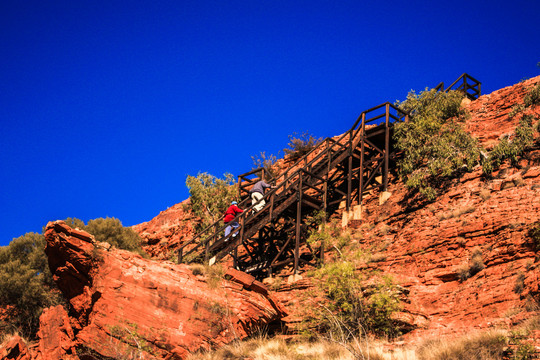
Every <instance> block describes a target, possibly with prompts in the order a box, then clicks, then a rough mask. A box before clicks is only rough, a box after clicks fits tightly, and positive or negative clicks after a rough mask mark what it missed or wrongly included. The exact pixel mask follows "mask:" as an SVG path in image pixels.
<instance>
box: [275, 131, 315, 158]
mask: <svg viewBox="0 0 540 360" xmlns="http://www.w3.org/2000/svg"><path fill="white" fill-rule="evenodd" d="M321 141H322V138H315V137H313V135H311V134H310V133H309V132H307V131H306V132H304V133H302V134H300V135H298V134H297V133H294V134H293V135H289V143H288V144H287V146H288V147H286V148H284V149H283V152H285V155H288V156H289V160H291V161H294V160H298V159H300V158H301V157H302V156H304V155H305V154H307V153H308V152H310V151H311V150H312V149H313V148H314V147H315V146H317V145H319V143H320V142H321Z"/></svg>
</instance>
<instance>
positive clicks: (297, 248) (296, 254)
mask: <svg viewBox="0 0 540 360" xmlns="http://www.w3.org/2000/svg"><path fill="white" fill-rule="evenodd" d="M297 194H298V203H297V205H296V239H295V245H294V274H295V275H296V274H298V259H299V258H300V225H301V222H302V174H301V173H300V179H299V191H298V193H297Z"/></svg>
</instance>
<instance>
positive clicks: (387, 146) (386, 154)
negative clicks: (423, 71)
mask: <svg viewBox="0 0 540 360" xmlns="http://www.w3.org/2000/svg"><path fill="white" fill-rule="evenodd" d="M385 124H386V126H385V134H384V142H385V144H384V174H383V183H384V184H383V190H384V191H387V190H388V165H389V159H390V154H389V153H390V103H387V104H386V123H385Z"/></svg>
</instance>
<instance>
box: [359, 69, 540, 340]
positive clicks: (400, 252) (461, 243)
mask: <svg viewBox="0 0 540 360" xmlns="http://www.w3.org/2000/svg"><path fill="white" fill-rule="evenodd" d="M539 81H540V77H536V78H533V79H529V80H527V81H525V82H522V83H519V84H517V85H515V86H512V87H508V88H504V89H501V90H499V91H496V92H494V93H492V94H490V95H484V96H482V97H480V98H479V99H478V100H476V101H473V102H471V103H470V104H469V105H467V106H468V110H469V111H470V112H471V118H470V119H469V120H467V122H466V124H465V127H466V129H467V130H468V131H469V132H471V133H472V134H473V135H474V136H475V137H477V138H478V139H479V140H480V142H481V143H482V144H483V145H484V146H486V147H490V146H492V145H494V144H496V143H497V142H498V140H499V139H500V138H501V137H502V136H508V135H511V134H513V132H514V129H515V128H516V126H517V125H518V122H519V117H513V118H512V117H509V116H508V114H509V112H510V111H511V110H512V109H513V108H514V107H515V106H516V105H519V104H523V97H524V96H525V95H526V93H527V92H528V91H529V90H530V89H531V88H532V87H533V86H535V84H537V83H538V82H539ZM526 113H531V114H535V115H536V116H537V117H540V106H538V105H534V106H532V107H531V108H529V109H527V110H526ZM539 184H540V150H538V146H537V147H536V148H535V149H531V150H530V151H528V152H527V153H526V154H525V156H524V159H523V160H521V161H520V163H519V164H518V166H517V167H511V166H509V164H506V165H503V166H502V167H501V168H500V169H499V170H498V171H496V172H494V173H493V177H492V178H485V177H483V174H482V170H481V169H480V168H478V169H476V170H475V171H473V172H471V173H468V174H465V175H464V176H463V177H461V178H460V179H457V180H456V181H455V182H454V183H453V184H452V185H451V186H450V187H449V188H448V189H447V190H446V191H445V192H444V194H442V196H440V197H438V198H437V200H436V201H435V202H433V203H431V204H426V203H424V202H422V201H421V200H420V199H418V198H409V197H408V194H407V191H406V189H405V188H404V186H403V185H402V184H399V183H396V182H394V183H393V184H392V185H391V188H390V189H389V191H390V192H391V193H392V194H393V195H392V197H391V198H390V199H389V200H388V202H386V203H385V204H384V205H382V206H378V203H377V200H378V199H377V198H376V197H375V196H374V197H373V198H372V199H371V200H370V199H366V204H365V208H367V209H368V210H369V211H367V212H366V213H365V214H363V219H362V221H361V224H355V225H356V226H355V227H356V228H357V229H356V230H354V231H357V232H361V234H362V236H361V238H362V240H360V241H359V246H361V247H365V248H369V249H374V248H375V249H376V250H375V255H376V257H377V258H378V261H377V262H374V263H371V264H370V265H369V266H370V267H373V268H376V269H380V270H382V271H385V272H387V273H390V274H393V276H394V277H395V278H396V280H398V282H399V283H400V284H401V285H403V286H405V287H406V288H407V290H408V292H409V294H408V303H406V304H405V312H408V313H409V314H411V315H412V316H413V317H415V318H417V319H418V320H419V321H418V324H419V325H418V327H417V329H416V330H415V331H412V332H411V333H409V334H407V338H409V339H415V338H421V337H425V336H445V335H453V334H461V333H465V332H469V331H471V330H473V329H485V328H489V327H505V328H506V327H510V326H513V325H516V324H518V323H520V322H523V321H524V320H526V319H527V318H531V317H533V316H535V315H538V314H539V312H538V305H537V304H538V303H539V301H540V289H539V277H540V269H539V267H538V265H539V262H538V257H537V246H538V245H537V244H533V243H532V240H531V239H530V237H529V236H528V231H529V229H530V228H531V226H532V225H533V224H535V223H538V222H539V221H540V185H539ZM422 320H425V321H422Z"/></svg>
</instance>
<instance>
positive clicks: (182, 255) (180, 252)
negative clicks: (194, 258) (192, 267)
mask: <svg viewBox="0 0 540 360" xmlns="http://www.w3.org/2000/svg"><path fill="white" fill-rule="evenodd" d="M183 257H184V249H183V248H180V250H178V263H179V264H181V263H182V261H183V260H184V259H183Z"/></svg>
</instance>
